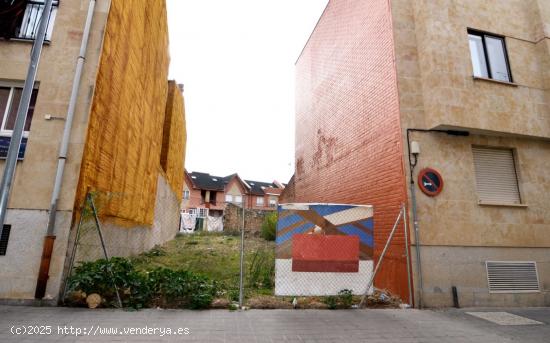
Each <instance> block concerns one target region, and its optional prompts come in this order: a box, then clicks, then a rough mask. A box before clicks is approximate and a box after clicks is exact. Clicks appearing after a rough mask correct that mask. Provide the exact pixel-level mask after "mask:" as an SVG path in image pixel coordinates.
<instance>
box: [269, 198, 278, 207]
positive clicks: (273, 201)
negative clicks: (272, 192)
mask: <svg viewBox="0 0 550 343" xmlns="http://www.w3.org/2000/svg"><path fill="white" fill-rule="evenodd" d="M269 206H271V207H275V206H277V200H275V199H273V198H271V199H269Z"/></svg>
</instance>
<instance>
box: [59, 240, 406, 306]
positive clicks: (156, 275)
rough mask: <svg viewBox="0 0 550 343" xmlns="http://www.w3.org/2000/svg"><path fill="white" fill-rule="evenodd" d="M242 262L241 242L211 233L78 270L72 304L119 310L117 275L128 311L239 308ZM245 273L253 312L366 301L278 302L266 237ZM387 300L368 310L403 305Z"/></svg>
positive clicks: (344, 293)
mask: <svg viewBox="0 0 550 343" xmlns="http://www.w3.org/2000/svg"><path fill="white" fill-rule="evenodd" d="M239 262H240V238H239V237H234V236H227V235H226V234H224V233H208V232H201V233H196V234H192V235H179V236H177V237H176V238H175V239H174V240H172V241H170V242H167V243H166V244H165V245H163V246H155V247H154V248H153V249H151V250H149V251H147V252H144V253H142V254H140V255H139V256H136V257H133V258H129V259H126V258H112V259H111V260H110V262H107V261H106V260H98V261H95V262H86V263H82V264H80V265H78V266H76V267H75V269H74V273H73V276H71V278H70V279H69V289H70V291H73V294H75V293H76V295H77V296H76V297H72V298H73V301H72V304H75V305H85V297H86V295H89V294H92V293H97V294H99V295H100V296H101V297H102V298H103V302H102V304H101V306H104V307H113V306H117V299H116V293H115V291H114V284H113V277H112V276H111V275H114V282H115V284H116V285H117V287H118V288H119V290H120V295H121V298H122V299H121V300H122V303H123V306H125V307H131V308H136V309H139V308H142V307H157V306H159V307H163V308H193V309H199V308H207V307H213V308H226V309H227V308H235V307H234V303H233V304H232V302H236V301H237V300H238V299H239ZM244 267H245V269H244V270H245V278H244V285H245V288H244V295H245V305H247V306H250V307H252V308H289V309H290V308H298V309H314V308H317V309H326V308H329V309H346V308H351V307H352V306H353V305H357V304H358V303H359V301H360V298H361V297H360V296H354V295H352V291H351V290H347V289H343V290H341V291H340V292H339V293H338V295H334V296H325V297H322V296H319V297H296V301H295V303H293V300H294V297H292V296H287V297H277V296H274V294H273V290H274V284H275V245H274V243H273V242H270V241H266V240H265V239H263V238H262V237H257V236H253V235H250V236H247V237H246V240H245V260H244ZM386 293H387V292H384V294H386ZM83 294H84V297H82V295H83ZM381 294H382V293H381V292H380V291H375V294H373V295H371V296H369V297H368V299H367V300H368V306H369V307H397V306H398V305H399V301H398V298H395V300H392V301H389V302H388V301H385V300H384V299H383V297H382V296H381ZM385 297H386V298H388V296H385ZM392 299H393V297H392Z"/></svg>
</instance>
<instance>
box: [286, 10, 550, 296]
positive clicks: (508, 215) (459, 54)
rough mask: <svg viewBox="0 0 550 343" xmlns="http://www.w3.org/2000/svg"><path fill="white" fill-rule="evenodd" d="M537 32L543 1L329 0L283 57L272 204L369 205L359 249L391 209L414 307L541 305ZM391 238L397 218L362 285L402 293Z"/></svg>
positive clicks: (548, 60)
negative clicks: (282, 130)
mask: <svg viewBox="0 0 550 343" xmlns="http://www.w3.org/2000/svg"><path fill="white" fill-rule="evenodd" d="M549 37H550V3H549V2H547V1H543V0H531V1H515V0H511V1H506V2H502V1H497V0H494V1H493V0H491V1H482V0H467V1H466V0H461V1H459V0H443V1H437V2H436V1H423V0H392V1H386V0H330V1H329V3H328V5H327V7H326V9H325V11H324V12H323V14H322V16H321V18H320V20H319V22H318V24H317V26H316V27H315V29H314V31H313V33H312V34H311V36H310V38H309V40H308V42H307V43H306V45H305V47H304V49H303V51H302V52H301V54H300V56H299V58H298V60H297V62H296V170H295V175H294V181H293V184H292V185H289V187H294V188H293V189H294V196H293V197H292V198H291V199H288V197H287V194H285V195H284V196H285V201H294V202H330V203H352V204H372V205H374V209H375V215H374V221H375V233H374V241H375V251H374V258H375V260H376V259H377V258H378V257H379V255H380V253H381V250H382V248H383V245H384V243H385V242H386V239H387V237H388V234H389V231H390V230H391V228H392V224H393V222H394V221H395V219H396V217H397V215H398V212H399V209H400V206H401V204H405V205H406V206H407V209H408V218H409V223H410V225H409V228H410V235H409V237H410V238H411V244H412V246H411V256H412V257H413V259H412V262H411V264H412V267H413V268H412V270H413V281H414V298H415V302H416V304H417V305H418V304H419V303H420V302H422V304H423V305H425V306H450V305H452V304H453V296H452V288H453V286H454V287H456V289H457V294H458V300H459V301H460V303H461V305H464V306H486V305H487V306H490V305H501V306H504V305H530V306H537V305H539V306H542V305H548V304H550V234H548V232H550V231H549V229H550V214H549V213H550V211H548V209H549V208H548V203H550V202H549V200H550V198H549V195H548V194H550V172H548V168H547V167H548V165H547V161H550V144H549V143H548V141H547V140H548V138H550V120H549V118H550V107H549V102H550V93H549V91H548V89H549V88H550V39H549ZM412 141H414V144H413V146H414V147H415V148H417V147H419V148H420V151H417V150H415V151H413V152H419V154H415V155H413V154H411V155H409V150H408V146H409V144H410V143H411V142H412ZM411 166H412V168H411ZM427 167H430V168H433V169H434V170H435V171H436V172H439V174H440V176H441V178H442V180H443V181H439V180H435V182H433V184H431V183H430V182H431V181H434V180H431V179H429V177H431V176H433V175H435V174H429V175H428V179H421V180H420V181H421V182H420V183H421V185H423V186H425V187H424V192H422V191H421V190H420V188H419V187H418V182H417V179H418V176H419V172H420V171H422V170H424V169H425V168H427ZM411 182H414V183H415V184H414V185H413V187H411V188H409V185H410V184H411ZM430 187H435V188H436V189H429V188H430ZM426 188H428V189H426ZM411 189H412V190H413V191H414V192H415V194H414V195H415V196H416V205H417V208H418V211H417V215H418V217H417V218H418V232H419V239H418V240H416V239H415V235H414V234H415V232H414V230H413V228H414V225H413V220H412V219H411V218H412V217H413V214H414V213H413V211H412V207H413V206H412V205H413V201H412V200H413V199H412V195H413V194H412V193H411ZM431 191H432V192H431ZM438 191H440V193H438ZM436 193H438V194H436ZM417 241H419V242H420V244H416V242H417ZM404 249H405V248H404V235H403V228H402V227H400V228H399V230H398V232H397V235H396V237H395V239H394V241H393V243H392V245H391V248H390V250H389V251H388V255H387V256H386V258H385V259H384V262H383V265H382V269H381V270H380V273H379V274H378V276H377V278H376V280H375V285H376V286H377V287H378V288H387V289H389V290H391V291H393V292H395V293H397V294H399V295H401V297H403V298H404V299H407V298H408V287H407V272H406V260H405V250H404ZM417 249H419V255H420V256H421V258H420V260H417V259H416V258H415V256H416V253H415V252H416V250H417ZM420 273H421V274H420ZM421 282H422V284H421Z"/></svg>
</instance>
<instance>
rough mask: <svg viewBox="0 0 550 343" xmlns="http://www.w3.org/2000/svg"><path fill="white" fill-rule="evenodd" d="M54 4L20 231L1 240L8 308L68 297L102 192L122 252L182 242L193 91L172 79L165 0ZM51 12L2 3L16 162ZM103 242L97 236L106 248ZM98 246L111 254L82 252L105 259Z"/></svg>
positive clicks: (6, 98)
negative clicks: (79, 240) (38, 43)
mask: <svg viewBox="0 0 550 343" xmlns="http://www.w3.org/2000/svg"><path fill="white" fill-rule="evenodd" d="M53 5H54V6H53V10H52V12H51V14H50V17H49V18H50V19H49V22H48V30H47V34H46V40H47V43H46V44H45V45H44V47H43V50H42V56H41V58H40V64H39V66H38V73H37V81H36V84H35V92H34V95H33V98H32V101H31V107H30V110H29V112H28V115H27V123H26V125H25V131H26V132H25V134H24V136H25V140H24V144H23V147H22V149H21V150H20V161H19V162H18V165H17V170H16V175H15V181H14V184H13V189H12V191H11V197H10V200H9V203H8V211H7V217H6V224H7V225H10V226H11V230H4V231H3V235H2V237H1V244H0V270H1V271H2V272H1V274H2V278H1V279H0V301H5V302H8V303H9V302H10V301H12V302H17V303H22V302H23V303H32V302H33V301H34V299H35V298H36V299H38V300H40V299H42V297H43V296H44V294H41V293H44V291H45V297H44V300H46V301H49V302H54V303H55V301H56V300H58V298H59V294H60V291H61V288H62V283H63V282H62V281H63V279H64V277H65V273H66V271H67V261H68V260H69V259H68V258H66V257H67V256H70V254H71V251H72V249H71V247H72V245H73V244H74V240H75V232H76V227H77V225H78V221H79V219H80V214H81V211H82V205H83V202H84V199H85V197H86V194H87V193H88V192H92V193H93V194H94V196H97V197H96V200H98V203H99V200H105V201H104V202H102V204H101V205H102V206H101V208H100V207H99V206H98V208H100V218H101V220H102V231H103V237H104V240H105V243H106V245H107V247H108V249H109V254H110V255H111V256H127V255H131V254H136V253H140V252H142V251H144V250H148V249H150V248H151V247H153V246H154V245H155V244H162V243H163V242H165V241H167V240H169V239H172V238H173V237H174V236H175V235H176V233H177V231H178V224H179V213H180V212H179V209H180V206H179V205H180V202H181V195H182V194H181V188H182V184H183V177H184V163H185V162H184V160H185V143H186V129H185V114H184V102H183V95H182V92H181V90H180V89H179V88H178V86H177V84H176V82H174V81H168V79H167V78H168V67H169V52H168V23H167V13H166V4H165V1H163V0H160V1H148V0H133V1H131V2H130V1H125V0H97V1H86V0H82V1H54V2H53ZM94 5H95V6H94ZM43 7H44V1H22V0H17V1H13V2H10V1H8V2H5V1H4V2H2V6H1V8H2V11H0V12H2V13H1V14H0V38H1V39H0V56H2V57H1V61H2V62H1V63H0V115H2V116H4V119H5V120H4V121H3V123H4V124H2V125H4V126H3V127H2V129H1V130H0V136H1V137H2V138H1V139H0V141H1V143H0V144H2V148H0V156H2V154H3V157H4V158H5V152H6V151H5V150H6V149H7V144H9V140H10V138H11V134H12V131H11V130H12V128H13V119H14V116H15V113H16V112H17V107H18V104H19V102H18V101H19V97H20V95H21V88H22V86H23V84H24V79H25V75H26V73H27V68H28V65H29V52H30V50H31V48H32V43H33V40H34V37H35V35H36V29H37V27H38V19H37V18H39V16H38V15H37V14H38V13H41V11H42V8H43ZM12 10H13V11H12ZM88 16H92V20H91V28H90V36H89V41H88V48H87V51H86V55H85V56H84V57H85V62H84V66H83V74H82V79H81V81H80V84H78V85H76V86H77V87H78V89H79V90H80V91H79V93H78V97H77V99H76V107H75V112H74V121H73V123H72V127H71V128H70V130H71V131H70V134H71V138H70V141H69V145H68V155H67V157H66V167H65V173H64V174H63V178H62V187H61V190H60V197H59V201H58V202H57V208H56V212H55V214H56V219H55V222H54V227H53V228H54V231H53V234H48V236H47V237H46V238H45V235H46V233H47V225H48V218H49V214H50V213H49V210H48V209H49V208H50V199H51V197H52V192H53V185H54V179H55V175H56V170H57V161H58V157H59V142H60V141H61V137H62V136H63V133H64V124H63V123H64V120H65V118H64V117H65V115H66V114H67V112H68V107H69V98H70V95H71V89H72V87H73V78H74V75H75V66H76V61H77V59H78V58H79V53H80V46H81V42H82V40H83V39H85V37H83V32H84V26H85V22H86V19H87V18H88ZM151 18H153V19H151ZM0 168H2V169H3V168H4V162H3V161H2V162H0ZM111 196H112V197H111ZM98 198H101V199H98ZM53 239H55V240H54V241H53V243H54V244H53V252H52V256H51V261H50V266H49V271H46V273H45V274H44V273H42V272H41V273H39V270H40V271H42V269H41V265H43V264H42V262H44V260H43V258H44V256H42V251H43V246H44V242H45V241H51V240H53ZM96 240H97V237H96V239H94V241H90V242H88V243H89V244H90V246H94V245H95V244H96V243H95V241H96ZM97 244H99V243H97ZM77 251H79V250H77ZM94 252H97V255H98V256H99V257H102V256H103V255H102V250H101V247H100V246H99V245H97V246H94V248H93V249H92V248H90V249H87V250H86V254H84V253H83V255H85V256H80V257H83V258H84V259H93V258H98V256H89V255H92V253H94ZM88 253H89V255H88ZM77 254H78V253H77ZM77 261H78V259H77ZM39 274H40V275H39ZM37 280H39V281H38V282H37ZM46 282H47V283H46ZM39 286H40V287H39ZM39 290H40V291H39Z"/></svg>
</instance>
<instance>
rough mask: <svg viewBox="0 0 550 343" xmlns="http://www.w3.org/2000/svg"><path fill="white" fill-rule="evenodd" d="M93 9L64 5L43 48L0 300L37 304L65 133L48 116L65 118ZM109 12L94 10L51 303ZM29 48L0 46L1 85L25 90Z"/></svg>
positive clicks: (82, 2) (102, 1) (101, 4)
mask: <svg viewBox="0 0 550 343" xmlns="http://www.w3.org/2000/svg"><path fill="white" fill-rule="evenodd" d="M88 4H89V1H87V0H78V1H61V2H60V5H59V10H58V12H57V17H56V19H55V24H54V30H53V34H52V38H51V43H49V44H46V45H45V46H44V49H43V51H42V56H41V59H40V65H39V68H38V74H37V79H36V80H37V82H39V91H38V98H37V102H36V107H35V111H34V115H33V120H32V123H31V129H30V133H29V140H28V145H27V149H26V152H25V158H24V160H23V161H20V162H18V165H17V171H16V175H15V180H14V185H13V188H12V191H11V197H10V202H9V205H8V208H9V209H8V213H7V223H8V224H12V229H11V234H10V239H9V243H8V248H7V253H6V256H0V270H2V281H0V299H19V300H23V301H24V300H25V299H29V300H30V299H34V291H35V287H36V280H37V276H38V269H39V265H40V256H41V254H42V245H43V239H44V235H45V234H46V225H47V218H48V211H47V210H48V209H49V206H50V197H51V193H52V190H53V183H54V176H55V170H56V166H57V154H58V150H59V144H60V141H61V136H62V132H63V126H64V121H63V120H45V119H44V116H45V115H46V114H49V115H52V116H55V117H62V118H63V117H65V115H66V112H67V107H68V102H69V97H70V93H71V86H72V81H73V77H74V71H75V67H76V61H77V57H78V52H79V49H80V45H81V40H82V33H83V32H82V31H83V29H84V21H85V18H86V14H87V11H88ZM109 6H110V1H109V0H98V1H97V4H96V7H95V12H94V19H93V22H92V28H91V32H90V40H89V45H88V51H87V54H86V62H85V65H84V72H83V75H82V81H81V84H80V92H79V97H78V100H77V106H76V111H75V118H74V122H73V126H72V134H71V141H70V144H69V150H68V151H69V152H68V158H67V162H66V167H65V174H64V178H63V186H62V188H61V194H60V200H59V204H58V216H57V220H56V225H55V233H56V235H57V238H56V241H55V246H54V253H53V257H52V261H51V267H50V278H49V282H48V287H47V290H46V297H48V298H55V297H57V293H58V291H59V286H60V282H61V274H62V269H63V264H64V260H65V253H66V250H67V249H66V247H67V239H68V232H69V227H70V225H71V219H72V210H73V205H74V198H75V192H76V186H77V183H78V176H79V169H80V163H81V160H82V151H83V146H84V139H85V132H86V127H87V122H88V112H89V108H90V104H91V100H92V95H93V92H94V84H95V78H96V71H97V66H98V61H99V54H100V51H101V49H100V48H101V44H102V39H103V28H104V27H105V23H106V20H107V14H108V11H109ZM31 47H32V42H30V41H13V40H12V41H4V40H0V60H1V61H2V63H0V79H2V80H7V81H17V82H21V85H22V84H23V82H24V80H25V77H26V73H27V68H28V65H29V56H30V51H31ZM3 169H4V161H3V160H2V161H0V171H1V172H3Z"/></svg>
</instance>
